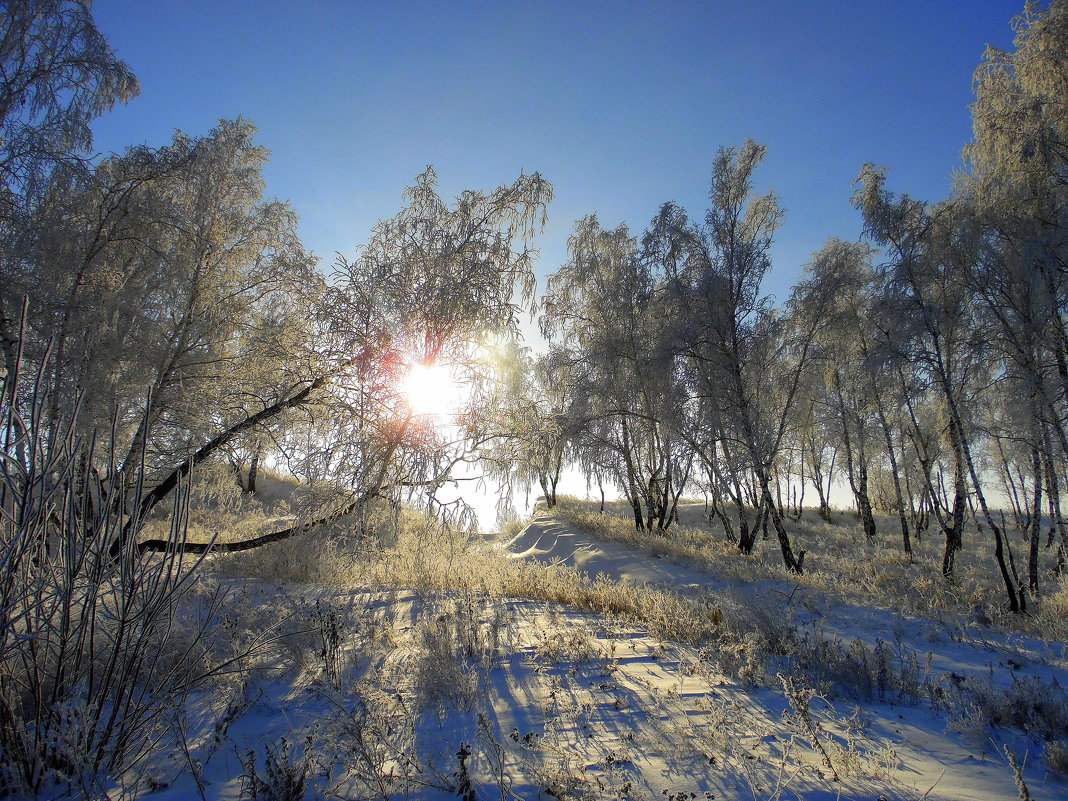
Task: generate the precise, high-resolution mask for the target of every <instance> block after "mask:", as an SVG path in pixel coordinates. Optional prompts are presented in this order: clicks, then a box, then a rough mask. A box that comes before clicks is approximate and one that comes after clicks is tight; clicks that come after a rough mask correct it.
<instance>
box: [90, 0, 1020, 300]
mask: <svg viewBox="0 0 1068 801" xmlns="http://www.w3.org/2000/svg"><path fill="white" fill-rule="evenodd" d="M1021 7H1022V0H1019V1H1017V0H959V1H956V2H950V1H948V0H946V1H942V2H931V0H925V1H923V2H920V1H915V0H908V1H907V2H905V1H904V0H900V1H898V2H874V0H826V1H819V0H814V1H813V2H802V1H800V0H794V1H793V2H791V1H790V0H780V1H779V2H772V1H771V0H762V1H760V2H744V1H743V0H736V1H735V2H730V3H727V2H703V3H701V2H690V3H682V2H674V3H672V2H647V3H639V2H611V3H609V2H600V3H593V2H546V3H538V2H530V0H524V2H508V1H507V0H499V2H486V3H468V2H446V0H441V1H440V2H403V3H401V2H388V1H387V0H379V1H378V2H344V1H343V0H336V1H334V2H326V1H325V0H324V1H320V2H316V1H315V0H309V1H308V2H296V0H289V2H283V1H282V0H256V1H254V2H250V1H248V0H173V2H161V1H159V0H156V1H154V2H152V1H149V0H96V3H95V5H94V13H95V17H96V20H97V24H98V26H99V27H100V29H101V30H102V31H103V32H104V33H105V35H106V36H107V37H108V39H109V41H110V42H111V44H112V46H113V47H114V48H116V50H117V51H118V54H119V56H120V57H121V58H123V59H125V60H126V61H127V62H128V63H129V64H130V65H131V66H132V67H133V69H134V71H135V72H136V74H137V75H138V77H139V78H140V80H141V86H142V93H141V96H140V97H138V98H136V99H135V100H134V101H133V102H131V103H130V104H129V105H128V106H126V107H122V108H119V109H117V110H116V111H114V112H112V113H111V114H109V115H107V116H105V117H104V118H102V119H101V120H100V121H99V122H98V123H97V124H96V125H95V131H96V137H97V141H96V145H97V149H98V150H101V151H111V150H121V149H122V148H123V147H125V146H126V145H129V144H135V143H148V144H151V145H159V144H163V143H165V142H166V141H168V140H169V138H170V136H171V133H172V131H173V129H175V128H180V129H182V130H183V131H185V132H187V133H190V134H202V133H205V132H207V131H208V130H209V129H210V128H211V127H212V126H213V125H214V123H215V122H216V120H218V119H219V118H221V117H236V116H238V115H241V116H244V117H247V118H249V119H251V120H253V121H254V122H255V123H257V125H258V126H259V129H260V134H259V138H258V141H259V143H260V144H262V145H264V146H266V147H267V148H269V149H270V150H271V151H272V153H273V155H272V158H271V162H270V164H269V166H268V168H267V172H266V175H267V180H268V191H269V193H270V194H271V195H274V196H277V197H279V198H283V199H288V200H290V201H291V202H292V204H293V206H294V207H295V209H296V210H297V212H298V213H299V215H300V217H301V233H302V236H303V238H304V241H305V244H306V246H307V247H309V248H310V249H311V250H313V251H314V252H315V253H316V254H317V255H319V256H320V257H321V258H322V259H323V260H324V267H327V268H328V267H329V265H330V263H332V261H333V258H334V252H335V251H341V252H343V253H346V254H352V253H353V251H354V249H355V247H356V246H357V245H358V244H360V243H361V242H363V241H365V240H366V238H367V236H368V232H369V230H370V228H371V226H372V225H373V224H374V222H375V221H376V220H378V219H380V218H383V217H389V216H392V215H393V214H395V213H396V211H397V210H398V209H399V207H400V203H401V200H400V194H401V191H402V190H403V188H404V187H405V186H407V185H408V184H409V183H411V181H412V179H413V178H414V177H415V176H416V175H417V174H418V173H420V172H421V171H422V170H423V168H424V167H425V166H426V165H427V164H433V165H435V167H436V168H437V171H438V174H439V177H440V179H441V185H442V189H443V191H444V192H445V193H446V194H448V195H450V196H452V195H455V194H456V193H458V192H459V191H461V190H463V189H465V188H489V187H492V186H496V185H499V184H502V183H507V182H510V181H512V180H513V179H514V178H515V176H516V175H518V173H519V171H520V170H521V169H522V170H526V171H527V172H531V171H535V170H537V171H539V172H541V173H542V174H543V175H544V176H545V177H546V178H548V179H549V180H550V181H551V182H552V183H553V185H554V187H555V190H556V200H555V202H554V203H553V206H552V208H551V209H550V221H549V225H548V227H547V229H546V232H545V234H544V235H543V236H542V237H541V239H540V240H539V244H540V247H541V251H542V258H541V261H540V264H539V268H538V273H539V279H540V280H542V283H543V279H544V276H546V275H548V274H549V273H551V272H552V271H553V270H555V269H556V268H557V267H558V266H559V265H560V264H561V263H562V261H563V260H564V259H565V258H566V243H567V237H568V235H569V233H570V231H571V226H572V223H573V221H574V220H575V219H577V218H579V217H581V216H583V215H585V214H587V213H590V212H597V213H598V214H599V216H600V218H601V222H602V224H604V225H605V226H614V225H616V224H618V223H619V222H623V221H625V222H627V223H628V224H629V225H630V227H631V230H632V231H634V232H635V233H637V232H640V231H641V230H642V228H644V226H645V225H646V224H647V223H648V222H649V220H650V219H651V218H652V216H653V215H654V213H655V212H656V209H657V207H658V206H659V204H660V203H661V202H663V201H666V200H674V201H676V202H679V203H681V204H682V205H683V206H685V207H686V208H687V209H688V210H689V211H690V213H691V214H693V215H700V214H701V213H703V210H704V208H705V197H706V191H707V185H708V175H709V168H710V166H711V163H712V158H713V156H714V154H715V151H716V148H717V147H719V146H720V145H730V144H738V143H741V142H742V141H743V140H745V139H746V138H752V139H755V140H756V141H758V142H761V143H763V144H765V145H767V146H768V149H769V154H768V159H767V161H766V163H765V166H764V167H763V169H762V172H761V174H760V175H759V181H760V183H761V188H765V187H773V188H774V189H775V190H776V191H777V192H778V194H779V195H780V197H781V199H782V203H783V205H784V206H785V208H786V211H787V217H786V223H785V225H784V227H783V229H782V230H781V232H780V234H779V236H778V240H777V242H776V246H775V253H774V255H775V268H774V273H773V275H772V276H771V278H770V280H769V282H768V284H767V287H766V288H767V290H768V291H771V292H773V293H775V294H776V295H777V296H778V297H779V298H780V299H783V298H785V295H786V293H787V292H788V289H789V286H790V285H791V284H792V283H793V282H794V281H795V280H796V278H797V276H798V274H799V270H800V267H801V265H802V264H804V262H805V261H806V260H807V259H808V257H809V256H810V255H811V254H812V252H813V251H815V250H816V249H817V248H819V246H820V245H821V244H822V242H823V241H824V240H825V239H826V238H827V237H829V236H839V237H844V238H855V237H857V236H858V235H859V233H860V223H859V218H858V216H857V215H856V213H855V212H854V211H853V210H852V208H851V207H850V205H849V197H850V195H851V191H852V190H851V183H852V181H853V179H854V178H855V177H856V175H857V173H858V171H859V169H860V166H861V165H862V164H863V163H864V162H866V161H874V162H876V163H880V164H884V165H886V166H888V167H889V168H890V186H891V187H892V188H894V189H900V190H908V191H910V192H912V193H914V194H915V195H917V196H920V197H925V198H929V199H932V200H938V199H941V198H943V197H944V196H945V195H946V193H947V191H948V187H949V182H950V177H951V173H952V171H953V170H954V169H955V168H956V167H958V166H959V164H960V149H961V146H962V145H964V144H965V143H966V142H967V141H968V139H969V137H970V132H971V124H970V120H969V117H968V111H967V105H968V103H969V102H970V101H971V78H972V73H973V71H974V70H975V67H976V66H977V64H978V63H979V58H980V56H981V54H982V52H983V49H984V47H985V45H986V43H988V42H989V43H992V44H995V45H997V46H1000V47H1008V46H1009V45H1010V43H1011V39H1012V33H1011V30H1010V27H1009V21H1010V19H1011V17H1012V16H1013V15H1014V14H1015V13H1017V12H1018V11H1019V10H1020V8H1021Z"/></svg>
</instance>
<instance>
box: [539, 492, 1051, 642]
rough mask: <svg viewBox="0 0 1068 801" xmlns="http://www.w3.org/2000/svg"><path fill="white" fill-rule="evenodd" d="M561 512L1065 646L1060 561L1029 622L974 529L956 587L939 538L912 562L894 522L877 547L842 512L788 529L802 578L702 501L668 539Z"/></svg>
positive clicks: (606, 530)
mask: <svg viewBox="0 0 1068 801" xmlns="http://www.w3.org/2000/svg"><path fill="white" fill-rule="evenodd" d="M556 511H557V512H558V513H559V514H561V515H562V516H564V517H566V518H567V519H569V520H571V521H572V522H573V523H575V524H576V525H579V526H581V527H582V528H584V529H586V530H587V531H589V532H590V533H591V534H593V535H594V536H596V537H598V538H600V539H603V540H607V541H611V542H618V543H622V544H625V545H628V546H630V547H633V548H636V549H639V550H641V551H643V552H645V553H648V554H650V555H655V556H667V557H670V558H674V559H678V560H681V561H683V562H687V563H690V564H693V565H696V566H698V567H701V568H704V569H707V570H709V571H710V572H712V573H714V574H715V575H718V576H721V577H723V578H725V579H733V580H737V581H744V582H756V581H760V580H766V579H771V578H775V579H783V580H788V581H790V582H792V583H797V584H800V585H801V586H804V587H807V588H810V589H815V590H820V591H823V592H828V593H834V594H835V595H836V596H838V597H840V598H841V599H842V600H846V601H849V602H852V603H856V604H860V605H866V606H873V607H877V608H883V609H891V610H894V611H897V612H901V613H904V614H910V615H923V616H926V617H934V618H936V619H937V618H942V619H945V620H946V621H947V622H952V623H954V624H956V625H962V626H968V625H971V624H973V623H974V622H975V620H976V619H977V618H978V619H984V618H985V619H989V620H991V621H993V622H994V623H996V624H997V625H999V626H1001V627H1004V628H1006V629H1008V630H1011V631H1016V632H1020V633H1027V634H1031V635H1034V636H1038V637H1042V638H1045V639H1049V640H1065V639H1068V614H1066V613H1068V581H1066V579H1065V577H1060V578H1053V577H1052V576H1051V575H1050V570H1051V568H1052V567H1053V566H1054V564H1055V562H1054V556H1053V555H1052V554H1051V553H1050V552H1047V551H1043V552H1042V554H1041V556H1042V560H1043V567H1044V569H1045V575H1047V576H1050V578H1047V581H1046V583H1045V585H1044V588H1043V593H1042V595H1041V596H1040V597H1038V598H1033V599H1031V600H1030V614H1029V615H1026V616H1020V615H1011V614H1009V613H1008V612H1007V611H1006V609H1005V603H1004V594H1003V589H1002V585H1001V580H1000V577H999V576H998V575H997V574H996V572H995V568H994V559H993V555H992V551H993V548H992V546H991V545H989V544H987V543H985V542H977V539H978V538H979V537H980V536H981V535H980V534H979V532H977V531H975V530H969V532H966V535H965V547H964V550H963V551H962V552H961V553H959V554H958V557H957V576H956V579H955V581H954V582H953V583H950V582H947V581H946V580H945V579H944V578H943V577H942V573H941V556H942V551H941V548H942V543H941V540H940V538H939V536H938V535H936V534H932V533H928V534H925V535H924V536H923V538H922V540H920V541H918V542H917V541H916V540H915V538H914V540H913V550H914V559H913V560H912V561H911V562H910V561H909V559H908V558H907V557H906V556H905V554H904V553H903V551H902V549H901V545H900V530H899V529H897V528H896V524H897V521H896V520H891V519H888V518H880V519H878V524H879V532H880V534H879V536H878V537H877V538H876V540H875V541H874V542H867V541H866V540H865V539H864V537H863V534H862V533H861V529H860V525H859V523H858V522H857V521H856V520H855V519H854V517H853V516H852V515H851V514H848V513H841V512H839V513H837V514H836V519H835V522H833V523H828V522H826V521H825V520H823V519H821V518H819V517H818V516H817V515H816V514H815V513H813V512H812V511H811V510H806V511H805V512H804V514H803V516H802V517H801V519H799V520H796V521H794V520H790V521H787V530H788V531H789V532H790V535H791V538H792V540H793V542H794V548H795V550H798V549H804V550H805V551H807V556H806V557H805V573H804V574H803V575H801V576H797V575H795V574H792V573H788V572H786V570H785V569H784V568H783V566H782V559H781V556H780V554H779V549H778V543H777V541H776V540H775V538H774V536H772V537H771V538H770V539H769V540H767V541H762V540H760V539H758V541H757V548H756V550H755V551H754V553H753V554H752V555H750V556H746V555H744V554H742V553H740V552H739V551H738V549H737V548H736V547H735V546H734V545H733V544H732V543H730V542H729V541H728V539H727V536H726V533H725V531H724V529H723V527H722V525H721V524H720V523H719V521H718V520H713V521H712V522H709V521H708V519H707V517H706V516H705V515H704V507H703V504H701V503H700V502H689V503H683V504H682V505H680V521H681V522H680V524H679V525H677V526H674V527H672V528H671V529H670V530H669V531H668V533H667V534H666V535H663V536H661V535H657V534H654V533H648V532H641V531H636V530H635V528H634V524H633V518H632V517H631V516H630V515H631V513H630V508H629V507H628V506H626V505H625V504H624V503H623V502H615V503H610V504H607V505H606V511H605V513H604V514H600V513H598V511H597V506H596V504H594V503H593V502H588V501H580V500H577V499H574V498H565V499H563V500H561V502H560V504H559V505H558V507H557V510H556ZM1013 547H1014V550H1015V551H1016V553H1017V555H1018V559H1022V555H1023V553H1024V544H1023V543H1022V542H1021V541H1019V538H1017V540H1016V541H1015V542H1014V543H1013Z"/></svg>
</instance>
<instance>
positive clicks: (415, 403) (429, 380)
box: [401, 363, 464, 417]
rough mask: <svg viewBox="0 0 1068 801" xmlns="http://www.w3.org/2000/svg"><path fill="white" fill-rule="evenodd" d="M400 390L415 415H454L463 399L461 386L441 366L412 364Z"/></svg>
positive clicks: (447, 370) (442, 365) (443, 366)
mask: <svg viewBox="0 0 1068 801" xmlns="http://www.w3.org/2000/svg"><path fill="white" fill-rule="evenodd" d="M401 389H402V391H403V392H404V395H405V397H407V399H408V406H409V408H410V409H411V410H412V414H415V415H427V416H431V417H448V416H450V415H454V414H456V413H457V412H458V411H459V410H460V405H461V403H462V402H463V397H464V388H463V385H462V384H461V383H460V382H459V381H457V380H456V376H455V375H453V372H452V370H450V369H449V367H448V365H445V364H420V363H416V364H413V365H412V366H411V368H410V369H409V370H408V375H406V376H405V377H404V380H403V381H402V382H401Z"/></svg>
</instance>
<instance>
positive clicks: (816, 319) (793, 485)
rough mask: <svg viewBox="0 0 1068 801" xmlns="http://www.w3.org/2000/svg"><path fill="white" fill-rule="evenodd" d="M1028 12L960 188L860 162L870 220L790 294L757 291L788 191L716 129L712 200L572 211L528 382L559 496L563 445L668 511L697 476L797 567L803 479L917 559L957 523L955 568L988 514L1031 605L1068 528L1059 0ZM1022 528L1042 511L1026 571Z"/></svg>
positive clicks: (659, 512)
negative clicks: (932, 186) (1017, 536)
mask: <svg viewBox="0 0 1068 801" xmlns="http://www.w3.org/2000/svg"><path fill="white" fill-rule="evenodd" d="M1014 26H1015V30H1016V37H1015V47H1014V49H1013V50H1012V51H1011V52H1003V51H1000V50H997V49H994V48H989V49H988V50H987V52H986V53H985V55H984V57H983V59H982V62H981V64H980V66H979V68H978V70H977V71H976V74H975V84H974V85H975V93H976V100H975V103H974V104H973V106H972V115H973V119H974V129H975V140H974V142H972V143H971V144H969V145H968V146H967V147H966V148H965V149H964V154H963V155H964V161H965V164H966V167H967V169H966V171H964V172H963V173H962V174H960V175H959V176H958V177H957V181H956V184H955V186H954V187H953V192H952V195H951V197H950V198H949V199H948V200H946V201H944V202H941V203H927V202H923V201H922V200H918V199H916V198H913V197H911V196H909V195H908V194H896V193H893V192H891V191H890V190H889V189H888V188H887V177H886V172H885V170H883V169H882V168H880V167H875V166H872V165H866V166H864V167H863V169H862V170H861V173H860V175H859V177H858V179H857V181H856V184H855V194H854V196H853V203H854V205H855V206H856V208H857V209H859V210H860V212H861V213H862V215H863V220H864V239H863V240H862V241H859V242H844V241H840V240H831V241H829V242H827V244H826V245H825V246H824V247H823V248H822V249H821V250H820V251H819V252H818V253H816V254H815V255H814V256H813V257H812V259H811V260H810V262H809V263H808V264H807V265H806V267H805V273H804V276H803V279H802V280H801V282H800V283H799V284H798V285H797V286H796V287H794V289H793V291H792V293H791V295H790V297H789V299H788V300H787V301H786V302H785V303H784V304H783V305H781V306H778V307H776V306H775V305H773V304H772V302H771V301H770V299H769V298H768V297H766V296H764V295H762V293H761V286H762V282H763V280H764V278H765V276H766V274H767V272H768V270H769V269H770V268H771V258H770V249H771V244H772V240H773V236H774V234H775V231H776V229H777V228H778V226H779V225H780V223H781V222H782V219H783V212H782V211H781V209H780V206H779V203H778V200H777V198H776V197H775V196H774V195H773V194H771V193H767V194H759V193H757V192H756V191H755V190H754V177H755V175H756V172H757V168H758V166H759V164H760V162H761V160H762V158H763V157H764V148H763V147H761V146H759V145H757V144H754V143H752V142H748V143H746V144H744V145H743V146H741V147H738V148H724V149H721V150H720V151H719V153H718V155H717V157H716V160H715V163H714V166H713V169H712V176H711V182H710V188H709V206H708V209H707V211H706V212H705V214H704V216H703V217H702V218H700V219H691V218H689V217H688V216H687V214H686V212H685V211H684V210H682V209H681V208H679V207H678V206H676V205H674V204H672V203H667V204H665V205H663V206H662V207H661V208H660V210H659V211H658V212H657V214H656V216H655V217H654V218H653V220H652V222H651V223H650V225H649V226H648V228H647V229H646V230H645V231H644V232H642V234H641V235H640V236H635V235H632V234H631V233H630V231H629V230H628V228H627V227H626V226H625V225H621V226H619V227H618V228H616V229H615V230H606V229H604V228H602V226H601V225H600V223H599V222H598V220H597V218H596V217H595V216H590V217H587V218H585V219H583V220H581V221H579V222H578V223H577V224H576V226H575V231H574V235H573V236H572V237H571V240H570V251H569V252H570V257H569V260H568V262H567V263H566V264H565V265H564V266H562V267H561V268H560V269H559V270H558V271H557V272H556V273H555V274H554V275H553V276H552V277H551V278H550V281H549V286H548V289H547V292H546V295H545V299H544V306H543V316H542V318H541V324H542V328H543V331H544V333H545V334H546V335H547V336H548V337H549V338H550V341H551V348H550V351H549V353H548V354H547V355H546V356H544V357H542V358H541V359H540V360H538V363H537V365H536V368H535V367H532V369H531V373H530V377H529V378H528V382H529V386H528V388H527V391H526V395H527V397H528V398H530V399H531V400H529V401H528V402H527V403H526V404H525V406H526V408H527V409H540V418H539V419H540V420H541V421H542V424H541V425H540V426H539V427H536V428H532V429H531V433H530V435H529V436H528V437H527V441H526V448H525V450H526V453H527V456H528V464H529V469H528V470H527V478H528V480H530V481H534V480H537V481H540V482H541V485H542V487H543V488H544V490H545V492H546V495H547V496H549V498H550V500H551V499H552V497H553V495H554V492H555V483H556V481H557V480H558V478H559V474H560V470H561V467H562V465H563V464H564V463H565V462H566V461H568V460H571V461H573V462H574V463H576V464H578V465H579V466H580V467H581V469H582V470H583V472H584V473H585V474H586V476H587V477H588V478H589V479H590V480H591V481H592V482H594V483H596V484H600V485H601V486H602V487H603V486H604V485H611V486H615V487H618V488H619V489H620V490H622V492H623V494H624V495H625V496H626V498H627V500H628V501H629V502H630V505H631V506H632V508H633V512H634V524H635V526H636V527H638V528H639V529H642V528H646V529H650V530H652V531H661V532H663V531H665V530H667V529H669V527H670V526H671V525H672V523H673V522H674V520H675V519H676V505H677V503H678V500H679V498H680V496H681V494H682V493H683V491H684V490H685V489H687V488H703V489H704V490H706V491H707V492H708V494H709V497H710V498H711V500H712V504H713V506H712V508H713V511H714V513H715V515H716V516H717V517H718V518H719V519H720V521H722V524H723V526H724V528H725V529H726V531H727V533H728V535H729V536H730V537H731V538H732V539H733V540H734V541H735V542H737V545H738V548H739V549H740V550H741V551H743V552H745V553H749V552H750V551H751V550H752V549H753V547H754V543H755V539H756V536H757V531H758V529H760V528H762V527H765V526H770V527H771V529H772V530H773V531H774V533H775V535H776V536H777V539H778V544H779V547H780V549H781V551H782V558H783V562H784V564H785V566H786V567H787V568H788V569H790V570H793V571H797V572H800V571H801V570H802V568H803V561H804V555H805V554H804V552H803V551H802V552H797V551H796V550H795V549H794V547H793V544H792V543H791V540H790V536H789V534H788V533H787V530H786V527H785V526H784V520H785V519H786V518H787V517H788V516H790V515H791V514H799V513H800V507H801V504H802V502H803V500H804V498H805V497H806V496H805V493H806V492H808V493H809V494H808V496H807V497H808V498H810V499H811V498H812V495H813V494H814V495H815V497H816V499H817V501H818V506H819V509H820V512H821V513H822V514H823V515H825V516H827V515H829V514H830V505H829V502H830V494H831V491H832V487H833V486H834V485H835V483H836V482H842V483H844V484H845V485H848V489H849V491H850V492H851V494H852V496H853V498H854V500H855V504H856V508H857V510H858V512H859V516H860V520H861V521H862V525H863V530H864V533H865V535H866V536H868V537H869V538H870V537H874V535H875V519H874V511H875V510H877V509H880V510H883V511H885V512H886V513H887V514H889V515H892V517H893V519H894V520H896V521H897V524H898V525H899V526H900V538H901V548H902V549H903V551H904V552H905V553H906V554H909V555H910V557H911V555H912V541H913V538H914V537H915V536H917V535H918V534H919V533H920V532H923V531H927V530H929V529H931V528H935V529H937V530H938V531H939V532H941V535H942V536H943V537H944V540H945V547H944V555H943V558H942V571H943V573H944V574H945V576H946V577H947V578H952V577H953V573H954V564H955V555H956V554H957V553H958V551H959V550H960V549H961V548H962V547H963V544H964V531H965V523H966V521H974V522H975V524H976V525H977V526H978V528H979V529H980V531H981V532H983V533H984V534H983V536H985V537H990V538H992V540H993V542H994V546H995V548H994V554H995V560H996V569H997V570H998V572H999V574H1000V575H1001V577H1002V579H1003V581H1004V585H1005V591H1006V595H1007V598H1008V601H1009V605H1010V606H1011V608H1012V609H1013V610H1014V611H1020V610H1023V609H1024V608H1025V605H1026V595H1027V592H1028V591H1031V592H1037V591H1038V588H1039V581H1040V576H1039V570H1038V554H1039V549H1040V548H1042V547H1055V548H1057V549H1059V554H1060V555H1059V558H1060V561H1061V562H1063V561H1064V557H1065V549H1066V545H1068V539H1066V533H1068V532H1066V531H1065V521H1064V520H1063V519H1062V515H1061V506H1062V495H1063V494H1064V493H1065V492H1066V491H1068V490H1066V486H1068V484H1066V482H1068V472H1066V466H1068V461H1066V459H1068V438H1066V434H1065V421H1066V414H1068V334H1066V328H1065V323H1066V314H1068V264H1066V256H1068V103H1066V101H1065V98H1068V77H1066V76H1068V4H1065V3H1063V2H1054V3H1051V4H1050V5H1049V7H1048V8H1046V9H1045V10H1038V9H1037V7H1036V6H1034V5H1029V6H1028V7H1027V9H1026V10H1025V11H1024V13H1023V14H1022V15H1021V16H1020V17H1018V18H1017V19H1016V20H1015V22H1014ZM520 406H523V404H520ZM1003 505H1004V506H1007V508H1008V513H1007V514H1006V513H1005V512H1004V511H1002V509H1001V507H1002V506H1003ZM1010 529H1016V530H1022V531H1024V532H1027V538H1026V543H1027V553H1026V554H1025V555H1023V559H1022V560H1021V561H1023V562H1024V563H1025V564H1021V565H1019V567H1018V566H1017V558H1016V556H1015V555H1014V553H1013V551H1012V550H1011V547H1010V546H1011V541H1012V539H1013V537H1010V536H1009V530H1010Z"/></svg>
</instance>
